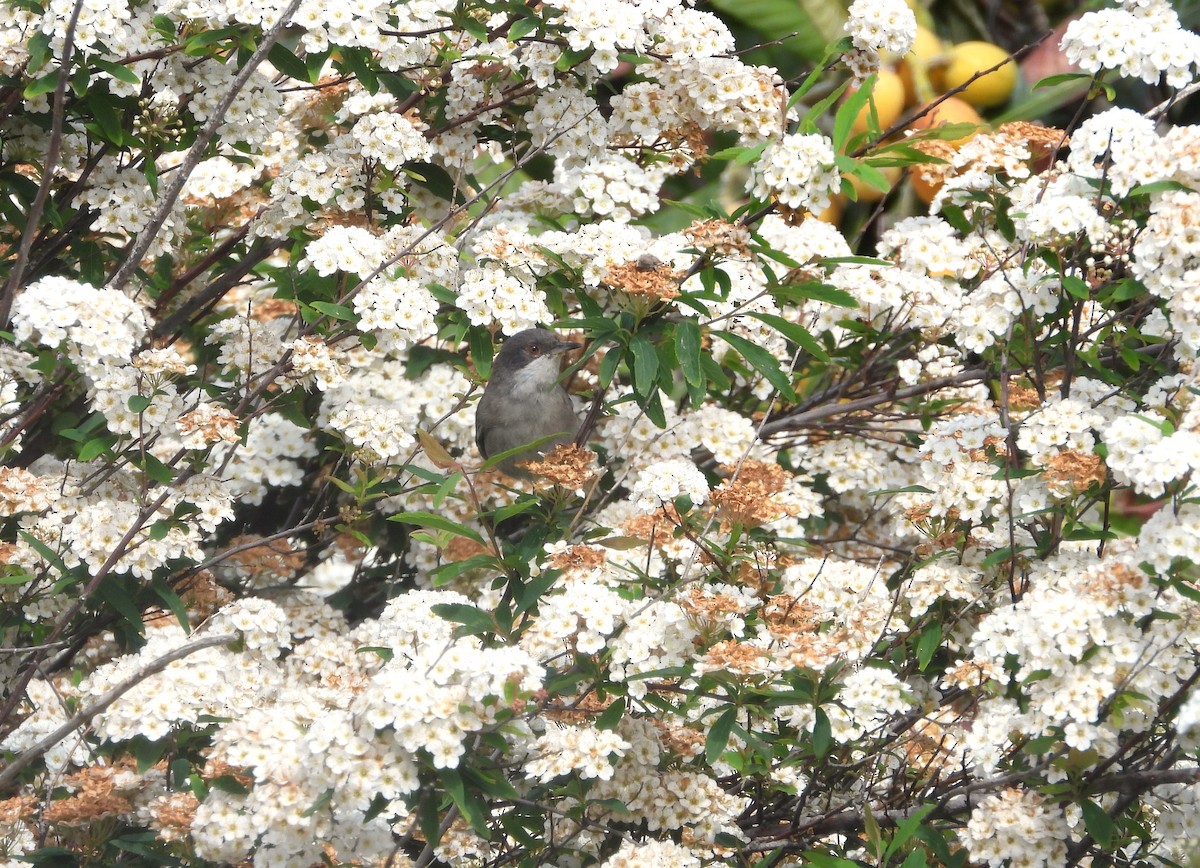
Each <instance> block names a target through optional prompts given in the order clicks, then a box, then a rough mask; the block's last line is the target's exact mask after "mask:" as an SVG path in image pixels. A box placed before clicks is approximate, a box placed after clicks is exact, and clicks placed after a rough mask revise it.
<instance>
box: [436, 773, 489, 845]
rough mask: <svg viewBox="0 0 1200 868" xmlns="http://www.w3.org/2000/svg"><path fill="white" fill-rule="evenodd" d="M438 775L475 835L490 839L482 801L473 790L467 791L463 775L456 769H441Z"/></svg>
mask: <svg viewBox="0 0 1200 868" xmlns="http://www.w3.org/2000/svg"><path fill="white" fill-rule="evenodd" d="M438 777H439V778H440V780H441V782H442V785H443V786H445V788H446V792H447V793H449V794H450V798H451V799H453V800H454V804H455V805H456V806H457V807H458V810H459V812H460V813H461V814H462V815H463V819H465V820H466V821H467V822H468V823H470V825H471V829H472V830H473V831H474V832H475V834H476V835H478V836H479V837H481V838H483V839H484V840H485V841H486V840H490V839H491V837H492V831H491V829H489V828H488V825H487V814H486V811H485V809H484V805H483V802H482V801H481V800H480V799H479V797H478V796H477V795H475V793H474V792H468V791H467V788H466V786H465V785H464V783H463V777H462V775H461V774H459V772H458V769H442V770H440V772H439V774H438Z"/></svg>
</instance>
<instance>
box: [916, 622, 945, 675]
mask: <svg viewBox="0 0 1200 868" xmlns="http://www.w3.org/2000/svg"><path fill="white" fill-rule="evenodd" d="M941 644H942V625H941V624H939V623H938V622H937V621H934V622H933V623H931V624H930V625H929V626H928V627H926V628H925V630H924V631H923V632H922V633H921V638H920V639H918V640H917V668H918V669H920V670H921V671H922V672H924V671H925V667H926V666H928V665H929V661H930V660H932V659H933V655H934V653H936V652H937V649H938V648H939V647H940V646H941Z"/></svg>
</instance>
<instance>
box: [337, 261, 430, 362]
mask: <svg viewBox="0 0 1200 868" xmlns="http://www.w3.org/2000/svg"><path fill="white" fill-rule="evenodd" d="M437 309H438V303H437V299H435V298H434V297H433V294H432V293H430V291H429V290H427V289H426V288H425V287H423V286H421V285H420V284H419V283H417V282H416V281H415V280H412V279H410V278H407V277H393V278H388V277H383V276H380V277H377V278H375V279H374V280H372V281H371V282H370V283H368V284H367V285H366V286H365V287H364V288H363V289H362V290H361V291H360V292H359V293H358V295H356V296H354V312H355V313H357V314H358V316H359V324H358V326H359V328H360V329H361V330H363V331H370V332H374V334H375V336H376V337H377V338H378V339H379V350H380V351H381V352H385V353H400V352H402V351H403V350H405V349H407V348H408V347H409V346H411V345H412V344H414V343H417V342H419V341H422V340H424V339H426V338H429V337H432V336H433V335H435V334H436V333H437V323H436V322H435V321H434V318H433V317H434V314H436V313H437Z"/></svg>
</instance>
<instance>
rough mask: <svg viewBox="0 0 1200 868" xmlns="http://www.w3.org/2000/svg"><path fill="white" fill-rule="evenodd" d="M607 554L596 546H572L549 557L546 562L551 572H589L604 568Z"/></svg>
mask: <svg viewBox="0 0 1200 868" xmlns="http://www.w3.org/2000/svg"><path fill="white" fill-rule="evenodd" d="M607 560H608V553H607V552H606V551H604V549H602V548H599V547H597V546H589V545H574V546H571V547H570V548H568V549H567V550H566V551H562V552H557V553H556V554H554V555H551V556H550V558H549V559H548V560H547V561H546V563H547V565H548V566H549V567H550V568H551V569H553V570H590V569H595V568H596V567H602V566H604V564H605V562H606V561H607Z"/></svg>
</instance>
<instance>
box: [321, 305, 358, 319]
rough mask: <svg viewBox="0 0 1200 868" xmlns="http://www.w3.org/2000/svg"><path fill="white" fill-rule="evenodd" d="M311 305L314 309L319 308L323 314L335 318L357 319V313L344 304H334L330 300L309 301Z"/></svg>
mask: <svg viewBox="0 0 1200 868" xmlns="http://www.w3.org/2000/svg"><path fill="white" fill-rule="evenodd" d="M311 307H312V308H313V309H314V310H319V311H320V312H321V313H323V314H325V316H330V317H333V318H334V319H336V320H342V321H344V322H355V321H356V320H357V319H358V314H356V313H355V312H354V311H353V310H352V309H351V308H348V307H346V306H345V305H344V304H334V303H333V302H331V301H314V302H312V303H311Z"/></svg>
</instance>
